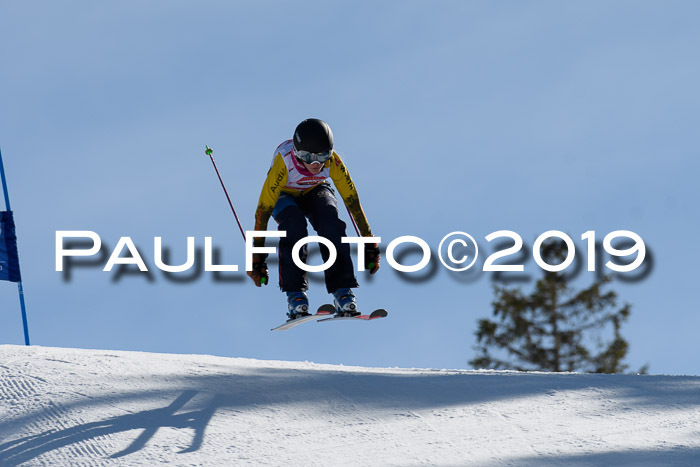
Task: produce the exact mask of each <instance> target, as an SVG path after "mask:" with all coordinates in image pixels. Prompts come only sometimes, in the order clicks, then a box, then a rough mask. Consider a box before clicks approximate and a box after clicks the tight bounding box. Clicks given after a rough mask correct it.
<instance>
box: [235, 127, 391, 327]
mask: <svg viewBox="0 0 700 467" xmlns="http://www.w3.org/2000/svg"><path fill="white" fill-rule="evenodd" d="M328 178H330V179H331V180H333V184H334V185H335V187H336V189H337V190H338V193H339V194H340V196H341V197H342V199H343V201H344V202H345V204H346V205H347V207H348V210H349V211H350V214H351V215H352V217H353V219H354V221H355V223H356V225H357V226H358V229H359V231H360V234H361V235H362V236H363V237H372V236H373V235H372V231H371V230H370V227H369V222H367V217H366V216H365V213H364V211H363V210H362V205H361V204H360V199H359V196H358V194H357V190H356V188H355V184H354V183H353V181H352V178H350V173H349V172H348V170H347V168H346V166H345V164H344V163H343V160H342V159H341V158H340V156H339V155H338V153H337V152H335V151H334V150H333V133H332V131H331V129H330V127H329V126H328V124H326V123H325V122H323V121H322V120H318V119H315V118H310V119H306V120H304V121H303V122H301V123H300V124H299V125H298V126H297V127H296V129H295V131H294V138H293V139H290V140H287V141H284V142H283V143H282V144H280V145H279V146H278V147H277V149H276V150H275V154H274V157H273V159H272V164H271V166H270V170H269V171H268V173H267V178H266V179H265V183H264V185H263V188H262V192H261V193H260V200H259V201H258V207H257V209H256V211H255V230H266V229H267V223H268V220H269V219H270V216H272V217H273V218H274V219H275V220H276V221H277V223H278V224H279V230H283V231H286V232H287V235H286V237H282V238H280V241H279V264H280V269H279V272H280V278H279V284H280V289H281V290H282V291H283V292H286V293H287V308H288V312H287V316H288V317H289V321H291V320H294V319H296V318H298V317H302V316H309V315H310V313H309V311H308V310H309V300H308V297H307V296H306V293H305V292H306V290H307V289H308V281H307V277H306V272H305V271H303V270H302V269H300V268H298V267H297V266H296V265H295V264H294V261H293V260H292V248H293V246H294V244H295V243H296V242H297V241H299V240H301V239H303V238H305V237H306V236H308V233H307V223H306V219H307V218H308V219H309V221H310V222H311V225H312V227H313V228H314V229H315V230H316V232H317V233H318V235H320V236H321V237H324V238H326V239H328V240H330V241H331V242H332V243H333V245H334V246H335V249H336V251H337V253H338V256H337V258H336V261H335V262H334V263H333V265H332V266H331V267H330V268H328V269H326V271H325V281H326V290H327V291H328V293H330V294H333V297H334V304H335V307H336V315H337V316H356V315H359V314H360V312H359V311H358V310H357V305H356V297H355V294H354V293H353V291H352V289H353V288H355V287H358V283H357V279H356V278H355V273H354V270H353V264H352V259H351V257H350V245H349V244H347V243H342V242H341V238H342V237H344V236H345V235H346V233H345V227H346V225H345V222H343V221H342V220H341V219H340V218H339V217H338V201H337V199H336V197H335V194H334V191H333V188H331V186H330V183H328ZM264 243H265V239H264V238H263V237H256V238H255V240H254V246H256V247H262V246H264ZM364 248H365V265H366V266H365V267H366V268H367V269H369V271H370V273H371V274H374V273H375V272H377V270H378V269H379V261H380V253H379V248H378V245H377V244H376V243H374V244H365V246H364ZM329 255H330V252H329V251H328V248H326V247H325V246H324V245H323V244H321V256H322V258H323V261H324V262H325V261H327V260H328V258H329ZM299 256H300V259H301V260H302V261H303V262H306V257H307V248H306V245H304V246H303V247H302V249H301V250H300V254H299ZM266 259H267V255H266V254H254V255H253V270H252V271H249V272H248V275H249V276H250V277H251V278H252V279H253V281H254V282H255V285H256V286H258V287H260V286H261V284H263V283H264V284H267V277H268V270H267V264H266V262H265V261H266Z"/></svg>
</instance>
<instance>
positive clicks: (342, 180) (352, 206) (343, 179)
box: [330, 152, 373, 237]
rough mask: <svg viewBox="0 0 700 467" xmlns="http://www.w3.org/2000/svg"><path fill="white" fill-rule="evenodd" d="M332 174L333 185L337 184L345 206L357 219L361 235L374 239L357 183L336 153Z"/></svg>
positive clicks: (332, 162)
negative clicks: (356, 186)
mask: <svg viewBox="0 0 700 467" xmlns="http://www.w3.org/2000/svg"><path fill="white" fill-rule="evenodd" d="M330 172H331V173H330V175H331V179H332V180H333V184H335V187H336V188H337V189H338V193H339V194H340V196H341V197H342V198H343V201H345V205H346V206H347V207H348V210H349V211H350V214H351V215H352V218H353V219H355V223H356V224H357V228H358V229H359V230H360V235H362V236H363V237H372V236H373V235H372V230H371V229H370V228H369V222H368V221H367V216H365V212H364V210H363V209H362V205H361V204H360V197H359V195H358V194H357V188H355V183H354V182H353V181H352V177H350V172H348V169H347V167H345V164H344V163H343V160H342V159H341V158H340V156H339V155H338V154H337V153H335V152H334V153H333V156H332V157H331V168H330Z"/></svg>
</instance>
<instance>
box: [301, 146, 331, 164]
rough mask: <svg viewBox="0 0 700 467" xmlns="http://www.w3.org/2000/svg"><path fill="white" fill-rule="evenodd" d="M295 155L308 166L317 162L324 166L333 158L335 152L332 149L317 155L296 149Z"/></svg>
mask: <svg viewBox="0 0 700 467" xmlns="http://www.w3.org/2000/svg"><path fill="white" fill-rule="evenodd" d="M294 154H295V155H296V156H297V157H298V158H299V159H301V160H302V161H304V162H306V163H307V164H313V163H315V162H317V163H319V164H323V163H324V162H326V161H327V160H328V159H330V158H331V156H332V155H333V150H332V149H331V150H330V151H326V152H319V153H316V152H309V151H301V150H297V149H296V148H295V149H294Z"/></svg>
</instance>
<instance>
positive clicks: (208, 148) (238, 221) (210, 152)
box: [204, 146, 267, 284]
mask: <svg viewBox="0 0 700 467" xmlns="http://www.w3.org/2000/svg"><path fill="white" fill-rule="evenodd" d="M205 147H206V148H207V149H206V150H205V151H204V154H206V155H207V156H209V159H211V163H212V164H213V165H214V170H216V175H217V176H218V177H219V182H220V183H221V188H223V189H224V194H225V195H226V199H227V200H228V205H229V206H231V212H233V217H235V218H236V223H237V224H238V228H239V229H240V230H241V235H243V241H244V242H245V241H246V237H245V231H244V230H243V226H242V225H241V221H240V220H239V219H238V214H236V209H235V208H234V207H233V203H232V202H231V197H230V196H229V195H228V190H226V185H224V181H223V180H222V178H221V174H220V173H219V168H218V167H217V166H216V162H214V156H213V155H212V154H213V153H214V150H213V149H212V148H210V147H209V146H205ZM260 282H261V283H263V284H266V283H267V277H265V276H263V277H261V278H260Z"/></svg>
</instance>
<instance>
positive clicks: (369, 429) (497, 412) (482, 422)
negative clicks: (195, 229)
mask: <svg viewBox="0 0 700 467" xmlns="http://www.w3.org/2000/svg"><path fill="white" fill-rule="evenodd" d="M699 406H700V377H697V376H634V375H585V374H549V373H517V372H496V371H467V370H429V369H397V368H394V369H381V368H364V367H346V366H338V365H322V364H315V363H311V362H280V361H260V360H251V359H241V358H223V357H211V356H201V355H166V354H149V353H139V352H121V351H119V352H117V351H98V350H78V349H58V348H47V347H23V346H10V345H3V346H0V465H3V466H5V465H9V466H12V465H20V464H22V465H68V464H70V465H125V464H126V465H152V464H154V463H173V464H178V465H185V464H191V465H261V464H262V465H606V464H607V465H610V464H616V465H660V464H662V465H693V464H696V463H697V461H698V459H700V409H699Z"/></svg>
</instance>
